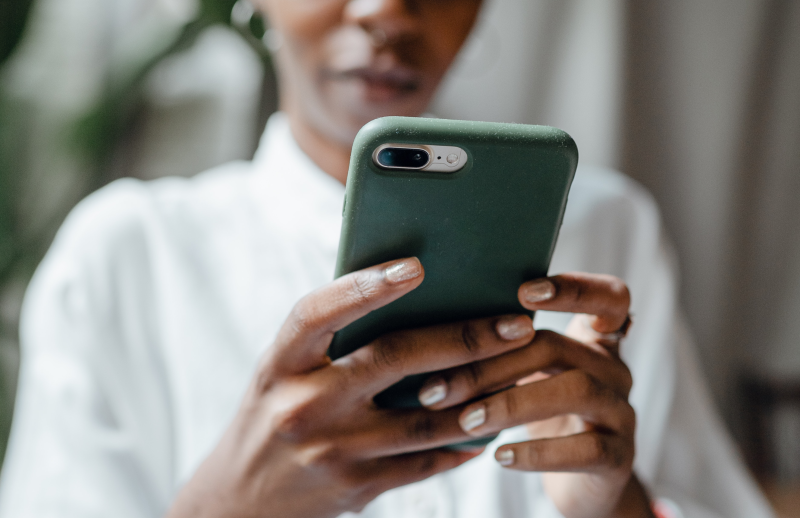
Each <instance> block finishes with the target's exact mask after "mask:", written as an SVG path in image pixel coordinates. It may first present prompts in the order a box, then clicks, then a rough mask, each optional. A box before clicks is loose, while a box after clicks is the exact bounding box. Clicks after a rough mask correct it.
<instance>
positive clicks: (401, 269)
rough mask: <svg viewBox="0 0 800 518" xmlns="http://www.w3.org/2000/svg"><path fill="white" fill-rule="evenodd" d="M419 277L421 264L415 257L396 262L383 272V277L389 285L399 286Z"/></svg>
mask: <svg viewBox="0 0 800 518" xmlns="http://www.w3.org/2000/svg"><path fill="white" fill-rule="evenodd" d="M420 275H422V264H421V263H420V262H419V259H417V258H416V257H412V258H410V259H403V260H402V261H397V262H396V263H394V264H392V265H391V266H388V267H387V268H386V269H385V270H383V276H384V277H385V278H386V280H387V281H389V282H390V283H391V284H400V283H403V282H406V281H410V280H411V279H416V278H417V277H419V276H420Z"/></svg>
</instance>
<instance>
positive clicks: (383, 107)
mask: <svg viewBox="0 0 800 518" xmlns="http://www.w3.org/2000/svg"><path fill="white" fill-rule="evenodd" d="M341 86H344V87H337V88H332V89H331V90H330V92H329V93H330V94H331V95H329V96H328V106H330V107H331V112H332V115H333V117H332V118H333V119H334V120H349V121H350V124H349V125H352V126H357V127H356V128H355V132H357V131H358V130H359V129H361V126H363V125H364V124H366V123H368V122H369V121H371V120H374V119H377V118H380V117H388V116H390V115H399V116H405V117H417V116H419V115H421V114H422V113H424V112H425V109H426V108H427V107H428V104H429V102H430V98H431V95H429V94H427V92H425V91H423V90H422V89H421V88H417V89H415V90H409V89H399V88H386V87H383V86H378V87H372V86H366V85H341ZM355 132H353V137H355Z"/></svg>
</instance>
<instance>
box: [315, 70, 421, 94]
mask: <svg viewBox="0 0 800 518" xmlns="http://www.w3.org/2000/svg"><path fill="white" fill-rule="evenodd" d="M326 75H327V77H328V78H329V79H333V80H337V81H358V82H360V83H361V84H362V85H363V86H364V87H365V88H366V90H367V94H368V95H369V96H370V97H373V98H381V99H387V98H391V97H397V96H401V95H403V94H407V93H412V92H414V91H416V90H417V89H418V88H419V87H420V84H421V77H420V74H419V73H418V72H416V71H415V70H413V69H411V68H408V67H403V66H393V67H390V68H379V67H374V66H368V67H357V68H350V69H347V70H342V71H330V72H329V73H328V74H326Z"/></svg>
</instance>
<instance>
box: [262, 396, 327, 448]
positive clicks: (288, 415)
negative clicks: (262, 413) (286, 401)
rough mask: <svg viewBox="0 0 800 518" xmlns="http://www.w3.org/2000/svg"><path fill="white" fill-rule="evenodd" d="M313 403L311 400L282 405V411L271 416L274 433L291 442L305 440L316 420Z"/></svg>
mask: <svg viewBox="0 0 800 518" xmlns="http://www.w3.org/2000/svg"><path fill="white" fill-rule="evenodd" d="M313 403H314V401H313V400H311V399H306V400H305V401H300V402H297V403H294V404H291V405H284V407H283V408H282V409H280V410H277V411H275V412H274V414H273V416H272V425H273V429H274V430H275V433H276V434H277V435H279V436H280V437H282V438H284V439H286V440H288V441H292V442H303V441H304V440H306V439H307V438H308V437H309V436H310V434H311V432H312V431H313V429H314V422H315V420H316V419H318V416H317V415H315V414H316V412H315V411H314V404H313Z"/></svg>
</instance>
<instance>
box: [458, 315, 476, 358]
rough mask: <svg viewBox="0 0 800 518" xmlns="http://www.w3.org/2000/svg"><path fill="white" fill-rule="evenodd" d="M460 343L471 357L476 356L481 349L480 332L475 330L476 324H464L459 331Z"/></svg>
mask: <svg viewBox="0 0 800 518" xmlns="http://www.w3.org/2000/svg"><path fill="white" fill-rule="evenodd" d="M458 334H459V336H458V339H457V340H458V341H459V342H460V343H461V345H462V346H463V347H464V350H465V351H466V352H467V353H469V354H470V355H472V354H474V353H475V352H477V351H478V350H480V348H481V343H480V340H478V330H477V329H475V324H474V322H472V321H469V322H464V324H463V325H462V326H461V329H460V330H458Z"/></svg>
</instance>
